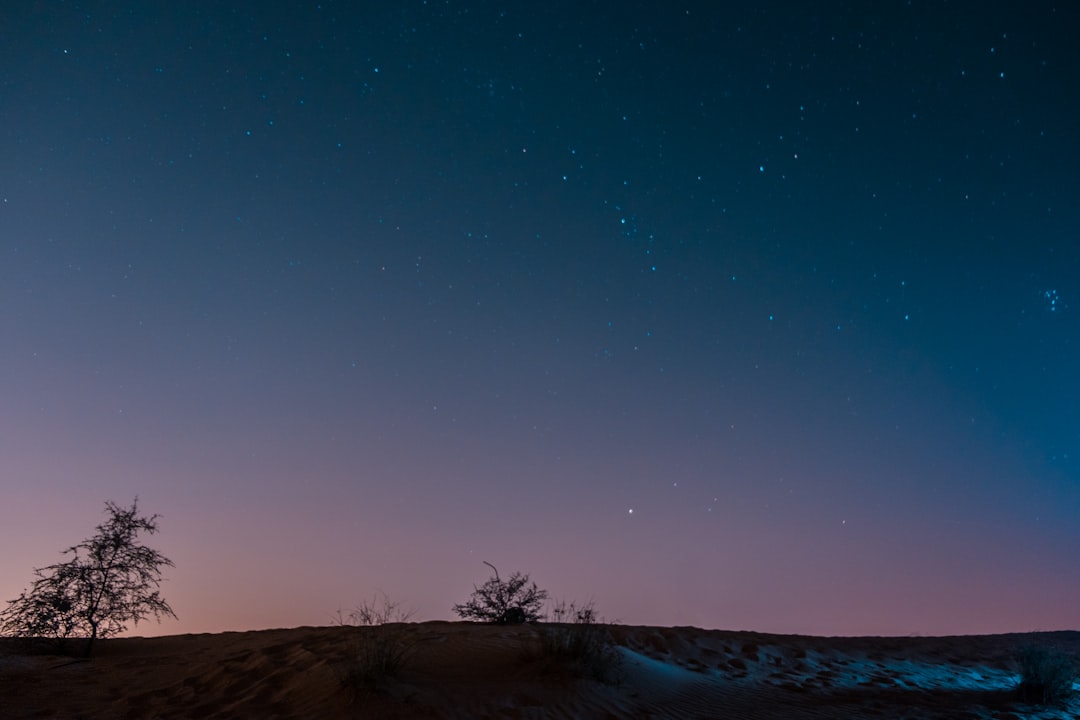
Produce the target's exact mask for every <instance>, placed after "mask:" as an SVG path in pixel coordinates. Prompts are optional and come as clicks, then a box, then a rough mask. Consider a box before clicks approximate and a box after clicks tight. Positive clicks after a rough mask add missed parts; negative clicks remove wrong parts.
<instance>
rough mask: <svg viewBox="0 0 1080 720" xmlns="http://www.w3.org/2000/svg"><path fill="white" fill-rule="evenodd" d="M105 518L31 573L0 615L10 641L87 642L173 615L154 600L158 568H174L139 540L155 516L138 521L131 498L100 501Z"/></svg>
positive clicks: (150, 530)
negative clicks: (58, 558) (59, 558)
mask: <svg viewBox="0 0 1080 720" xmlns="http://www.w3.org/2000/svg"><path fill="white" fill-rule="evenodd" d="M105 510H106V512H107V513H108V515H109V517H108V520H106V521H105V522H104V523H102V524H101V525H98V526H97V534H95V535H94V536H93V537H91V538H89V539H87V540H84V541H82V542H81V543H79V544H78V545H73V546H72V547H70V548H68V549H67V550H65V551H64V554H65V555H71V558H70V559H69V560H67V561H66V562H62V563H58V564H56V565H50V566H48V567H45V568H35V569H34V574H35V575H36V576H37V577H36V579H35V580H34V582H33V585H31V587H30V590H29V591H23V592H22V594H20V595H19V597H18V598H16V599H15V600H11V601H10V602H8V606H7V608H5V609H4V610H3V611H0V632H3V633H4V634H6V635H12V636H15V637H24V638H32V637H40V638H52V639H56V640H58V641H60V642H61V643H62V642H63V641H64V640H66V639H67V638H86V639H87V643H86V647H85V650H84V652H85V654H86V656H87V657H89V656H90V654H91V653H92V652H93V648H94V642H95V641H96V640H97V639H98V638H99V637H100V638H104V637H109V636H110V635H115V634H117V633H120V632H123V631H124V630H126V629H127V624H128V623H134V624H138V622H139V621H140V620H145V619H146V618H148V617H150V616H153V617H154V618H155V619H157V620H158V621H159V622H160V620H161V618H162V617H163V616H169V617H173V618H175V617H176V613H174V612H173V610H172V608H171V607H169V604H168V603H167V602H165V600H164V599H163V598H162V597H161V595H160V593H159V592H158V587H159V586H160V585H161V568H162V567H163V566H169V567H172V566H173V563H172V561H171V560H169V559H168V558H167V557H165V556H164V555H162V554H161V553H159V552H158V551H157V550H154V549H152V548H149V547H147V546H145V545H143V544H142V543H141V542H140V541H139V535H140V534H141V533H144V532H145V533H147V534H150V535H153V534H154V533H156V532H157V529H158V528H157V518H158V516H157V515H151V516H150V517H145V516H140V515H139V510H138V498H136V499H135V501H133V502H132V503H131V507H127V508H122V507H120V506H118V505H116V504H115V503H113V502H106V503H105Z"/></svg>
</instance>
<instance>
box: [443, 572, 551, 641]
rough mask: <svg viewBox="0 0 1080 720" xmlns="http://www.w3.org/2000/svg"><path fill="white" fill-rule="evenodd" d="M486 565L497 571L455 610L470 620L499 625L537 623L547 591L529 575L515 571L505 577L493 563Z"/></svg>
mask: <svg viewBox="0 0 1080 720" xmlns="http://www.w3.org/2000/svg"><path fill="white" fill-rule="evenodd" d="M484 564H485V565H487V566H488V567H490V568H491V569H492V570H494V571H495V576H494V577H492V578H488V581H487V582H485V583H484V584H483V585H481V586H480V587H476V586H475V585H474V586H473V594H472V596H471V597H470V598H469V599H468V601H466V602H464V603H460V604H458V605H455V606H454V608H453V609H454V612H456V613H457V614H458V616H459V617H461V618H464V619H466V620H480V621H482V622H487V623H494V624H496V625H521V624H522V623H527V622H536V621H538V620H540V618H541V617H542V614H541V610H542V608H543V607H544V600H546V599H547V591H546V590H541V589H540V588H538V587H537V586H536V583H535V582H530V581H529V576H528V575H523V574H521V573H519V572H515V573H512V574H511V575H510V577H509V578H508V579H506V580H503V579H502V578H501V577H499V571H498V569H496V567H495V566H494V565H492V564H491V563H489V562H487V561H484Z"/></svg>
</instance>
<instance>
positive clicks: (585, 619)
mask: <svg viewBox="0 0 1080 720" xmlns="http://www.w3.org/2000/svg"><path fill="white" fill-rule="evenodd" d="M551 620H552V622H553V624H551V625H547V626H545V627H543V628H542V629H541V631H540V640H539V659H541V660H543V661H545V662H548V663H551V664H552V665H554V666H555V667H556V668H558V670H559V671H560V672H569V673H570V674H571V675H574V676H577V677H588V678H591V679H593V680H597V681H599V682H602V683H607V684H616V685H617V684H618V683H619V682H620V680H621V676H622V655H620V654H619V650H618V648H617V647H616V645H615V643H614V641H613V640H612V638H611V633H610V632H608V629H607V626H606V624H605V623H602V622H600V621H599V619H598V616H597V613H596V608H595V606H594V605H593V603H592V602H589V603H585V604H583V605H577V604H575V603H569V604H567V603H566V602H565V601H559V602H557V603H556V604H555V606H554V608H553V609H552V612H551Z"/></svg>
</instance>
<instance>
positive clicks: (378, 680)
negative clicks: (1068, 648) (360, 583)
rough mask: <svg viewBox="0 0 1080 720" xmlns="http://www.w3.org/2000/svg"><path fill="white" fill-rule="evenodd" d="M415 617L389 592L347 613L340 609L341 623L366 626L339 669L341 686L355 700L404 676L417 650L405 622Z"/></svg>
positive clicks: (376, 596)
mask: <svg viewBox="0 0 1080 720" xmlns="http://www.w3.org/2000/svg"><path fill="white" fill-rule="evenodd" d="M412 616H413V611H412V610H404V609H402V607H401V605H400V604H399V603H395V602H393V601H391V600H390V598H389V596H387V595H386V594H385V593H384V594H381V597H380V594H376V595H375V596H373V597H372V599H371V600H370V601H365V602H363V603H361V604H360V605H358V606H357V607H355V608H354V609H352V610H350V611H349V612H347V613H345V612H342V611H340V610H339V611H338V612H337V624H338V625H341V626H343V627H358V628H365V629H366V632H364V633H363V634H358V635H357V636H356V638H355V642H354V643H352V644H351V646H350V648H349V650H348V653H347V655H346V658H345V660H344V661H343V662H342V663H341V665H340V666H339V669H338V677H339V680H340V682H341V686H342V687H343V688H345V689H346V690H347V691H348V692H349V693H350V694H351V695H352V699H353V700H356V699H358V698H359V697H361V696H362V695H364V694H365V693H377V692H380V691H382V690H383V689H384V687H385V686H386V683H387V682H388V681H389V680H391V679H395V678H397V677H399V676H400V674H401V671H402V670H403V669H404V667H405V665H406V664H407V662H408V660H409V657H410V656H411V655H412V654H413V651H414V650H415V646H414V644H413V642H411V641H410V640H409V639H408V635H407V632H408V628H407V627H406V625H405V623H406V622H408V620H409V619H410V618H411V617H412Z"/></svg>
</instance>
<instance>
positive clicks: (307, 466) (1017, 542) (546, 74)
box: [0, 0, 1080, 634]
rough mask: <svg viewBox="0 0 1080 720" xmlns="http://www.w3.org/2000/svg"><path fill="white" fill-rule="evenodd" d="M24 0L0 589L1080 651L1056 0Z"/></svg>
mask: <svg viewBox="0 0 1080 720" xmlns="http://www.w3.org/2000/svg"><path fill="white" fill-rule="evenodd" d="M8 5H10V6H12V7H8V6H5V9H4V10H3V11H2V17H0V37H2V40H3V41H2V42H0V488H2V501H0V547H2V552H0V599H4V600H6V599H10V598H13V597H15V596H17V595H18V593H19V591H20V590H22V589H23V588H25V587H27V586H28V585H29V583H30V581H31V580H32V573H31V570H32V568H33V567H41V566H44V565H47V564H50V563H53V562H57V561H58V560H59V559H60V555H59V551H60V550H62V549H63V548H65V547H67V546H69V545H72V544H74V543H76V542H78V541H79V540H82V539H83V538H85V537H87V536H89V535H90V534H91V533H92V532H93V528H94V526H95V525H96V524H97V523H99V522H101V521H102V520H103V519H104V515H103V509H104V501H105V500H107V499H112V500H115V501H117V502H120V503H128V502H130V500H131V499H132V498H133V497H135V496H136V495H138V496H139V501H140V506H141V507H142V508H143V509H144V510H146V511H147V512H157V513H161V515H162V518H161V521H160V525H161V533H160V534H159V535H156V536H154V537H153V538H152V541H151V544H152V545H154V546H155V547H156V548H158V549H160V550H161V551H162V552H164V553H165V554H166V555H168V556H169V557H171V558H172V559H173V560H174V561H175V563H176V568H175V569H173V570H169V571H168V572H167V578H168V581H167V583H166V584H165V586H164V594H165V597H166V598H167V599H168V600H169V601H170V602H171V603H172V605H173V607H174V608H175V610H176V612H177V614H178V615H179V617H180V619H179V621H169V622H166V623H164V624H162V625H160V626H157V625H154V624H153V623H151V624H149V625H140V626H138V628H137V631H138V632H139V633H140V634H141V633H148V634H160V633H169V634H172V633H180V632H216V631H221V630H245V629H255V628H265V627H281V626H296V625H323V624H329V623H330V622H331V620H332V615H333V613H334V612H335V611H336V610H338V609H339V608H345V609H347V608H349V607H351V606H354V605H355V604H356V603H358V602H360V601H362V600H364V599H365V598H370V597H371V595H372V593H374V592H376V591H383V592H386V593H388V594H389V595H390V596H391V597H393V598H395V599H398V600H400V601H401V602H402V603H404V604H405V605H406V606H409V607H412V608H415V609H416V610H417V613H416V615H415V618H416V619H419V620H427V619H451V618H452V617H453V615H452V613H451V610H450V607H451V605H453V604H454V603H456V602H461V601H462V600H464V599H465V598H466V597H467V596H468V594H469V592H470V591H471V590H472V587H473V585H474V584H478V583H480V582H483V580H484V579H486V578H487V576H488V573H489V569H488V568H487V567H486V566H485V565H483V564H482V561H484V560H487V561H490V562H493V563H494V564H495V565H497V566H498V567H499V569H500V571H502V572H503V574H504V575H505V574H507V573H509V572H510V571H512V570H522V571H526V572H529V573H531V574H532V576H533V578H534V579H535V580H536V581H537V582H538V583H539V584H540V585H542V586H544V587H546V588H547V589H548V590H549V591H550V592H551V593H552V595H554V596H557V597H562V598H565V599H568V600H571V599H577V600H587V599H593V600H595V602H596V604H597V607H598V609H599V611H600V613H601V614H602V615H604V616H606V617H607V618H608V619H612V620H618V621H620V622H623V623H628V624H655V625H698V626H702V627H710V628H728V629H752V630H760V631H766V632H798V633H811V634H908V633H924V634H953V633H972V632H979V633H982V632H1003V631H1012V630H1017V631H1019V630H1033V629H1043V630H1051V629H1060V628H1073V629H1075V628H1078V627H1080V568H1078V566H1077V562H1076V548H1077V546H1078V543H1080V382H1078V380H1077V368H1080V332H1078V331H1080V237H1078V230H1080V186H1078V181H1077V165H1078V161H1080V144H1078V142H1077V135H1076V133H1077V128H1080V93H1078V92H1077V87H1080V60H1078V55H1077V48H1076V38H1075V30H1076V28H1077V27H1078V26H1080V13H1078V11H1077V10H1076V9H1075V8H1073V7H1072V6H1071V4H1070V3H1058V4H1057V5H1056V6H1055V4H1054V3H1051V2H1039V1H1033V2H1023V3H1021V2H1015V3H1012V2H1003V3H990V4H986V3H956V2H928V1H927V2H924V1H920V0H915V1H913V2H899V1H894V0H888V1H883V2H865V3H860V2H838V1H832V2H820V3H804V2H779V1H777V2H754V3H743V2H740V3H734V2H732V3H727V2H710V3H705V2H695V3H683V4H671V3H660V2H656V3H648V2H617V3H616V2H591V3H588V2H586V3H578V2H550V1H548V2H544V3H517V2H514V3H511V2H503V3H497V2H482V1H481V2H473V1H471V0H469V1H467V0H460V1H458V0H438V1H436V0H428V1H427V2H424V1H423V0H405V1H403V2H378V3H376V2H352V3H350V2H341V3H335V2H332V1H329V0H324V2H322V3H314V2H296V3H261V2H259V3H228V4H223V3H186V2H185V3H176V2H153V1H151V2H46V1H44V0H43V1H41V2H27V3H9V4H8ZM271 5H275V6H291V7H289V8H287V9H280V8H278V9H275V8H271V7H270V6H271ZM16 6H17V7H16Z"/></svg>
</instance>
